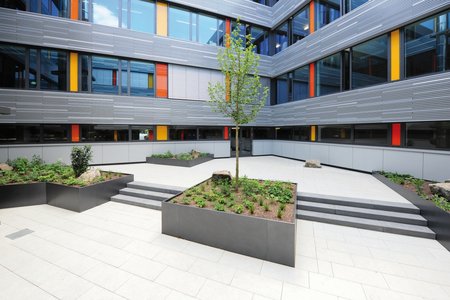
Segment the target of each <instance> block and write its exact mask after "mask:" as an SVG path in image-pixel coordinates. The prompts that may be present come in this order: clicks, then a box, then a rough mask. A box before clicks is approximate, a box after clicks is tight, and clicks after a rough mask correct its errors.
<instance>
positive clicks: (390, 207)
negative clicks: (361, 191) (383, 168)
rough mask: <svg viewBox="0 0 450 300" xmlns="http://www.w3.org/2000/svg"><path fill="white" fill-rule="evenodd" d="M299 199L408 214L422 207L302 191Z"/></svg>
mask: <svg viewBox="0 0 450 300" xmlns="http://www.w3.org/2000/svg"><path fill="white" fill-rule="evenodd" d="M297 199H298V200H300V201H308V202H319V203H326V204H333V205H340V206H352V207H359V208H368V209H377V210H384V211H392V212H400V213H408V214H420V209H418V208H417V207H416V206H414V205H413V204H411V203H399V202H389V201H380V200H371V199H359V198H350V197H340V196H332V195H321V194H312V193H302V192H299V193H298V195H297Z"/></svg>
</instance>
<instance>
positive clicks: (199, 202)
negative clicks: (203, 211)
mask: <svg viewBox="0 0 450 300" xmlns="http://www.w3.org/2000/svg"><path fill="white" fill-rule="evenodd" d="M194 201H195V204H197V206H198V207H200V208H203V207H205V206H206V203H205V200H204V199H202V198H195V200H194Z"/></svg>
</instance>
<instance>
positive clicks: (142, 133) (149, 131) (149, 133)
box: [131, 125, 155, 142]
mask: <svg viewBox="0 0 450 300" xmlns="http://www.w3.org/2000/svg"><path fill="white" fill-rule="evenodd" d="M154 139H155V128H154V127H153V126H134V125H133V126H131V140H132V141H149V142H151V141H154Z"/></svg>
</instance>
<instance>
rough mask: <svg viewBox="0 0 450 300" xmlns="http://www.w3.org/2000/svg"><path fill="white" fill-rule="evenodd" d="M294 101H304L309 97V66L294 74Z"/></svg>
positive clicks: (299, 69)
mask: <svg viewBox="0 0 450 300" xmlns="http://www.w3.org/2000/svg"><path fill="white" fill-rule="evenodd" d="M292 90H293V95H292V100H294V101H297V100H302V99H306V98H308V96H309V66H304V67H301V68H298V69H297V70H295V71H294V73H293V89H292Z"/></svg>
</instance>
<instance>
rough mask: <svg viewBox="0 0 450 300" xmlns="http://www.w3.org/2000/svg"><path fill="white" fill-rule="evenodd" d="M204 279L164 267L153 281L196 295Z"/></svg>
mask: <svg viewBox="0 0 450 300" xmlns="http://www.w3.org/2000/svg"><path fill="white" fill-rule="evenodd" d="M205 281H206V279H205V278H203V277H200V276H197V275H194V274H192V273H188V272H184V271H180V270H177V269H174V268H172V267H168V268H167V269H165V270H164V271H163V272H162V273H161V275H159V276H158V278H156V280H155V282H156V283H159V284H161V285H164V286H166V287H168V288H171V289H174V290H176V291H178V292H181V293H184V294H187V295H189V296H196V295H197V294H198V292H199V290H200V288H201V287H202V286H203V284H204V283H205Z"/></svg>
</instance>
